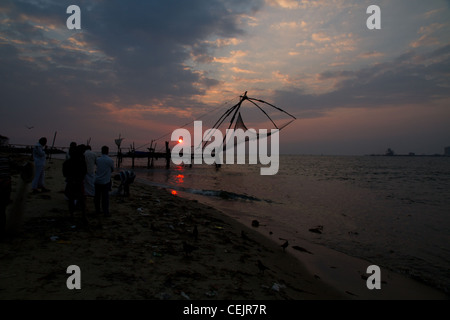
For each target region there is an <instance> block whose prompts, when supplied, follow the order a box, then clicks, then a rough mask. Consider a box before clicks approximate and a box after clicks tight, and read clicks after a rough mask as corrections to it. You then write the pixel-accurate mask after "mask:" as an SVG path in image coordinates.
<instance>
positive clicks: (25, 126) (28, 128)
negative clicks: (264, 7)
mask: <svg viewBox="0 0 450 320" xmlns="http://www.w3.org/2000/svg"><path fill="white" fill-rule="evenodd" d="M25 127H26V128H27V129H28V130H30V129H33V128H34V127H33V126H31V127H29V126H25Z"/></svg>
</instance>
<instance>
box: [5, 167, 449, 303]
mask: <svg viewBox="0 0 450 320" xmlns="http://www.w3.org/2000/svg"><path fill="white" fill-rule="evenodd" d="M19 185H20V184H19V177H17V176H15V177H14V180H13V195H12V198H13V199H14V197H15V196H16V194H17V193H18V189H19ZM64 186H65V184H64V178H63V176H62V161H61V160H52V161H50V163H48V164H47V170H46V187H47V188H49V189H50V192H47V193H38V194H31V192H30V190H27V191H26V196H25V199H24V206H23V217H22V219H21V224H20V226H19V228H18V230H17V232H16V233H14V234H13V235H11V236H9V237H8V238H7V239H6V240H5V241H3V242H2V243H0V270H1V273H0V284H1V285H0V299H2V300H16V299H20V300H22V299H23V300H35V299H39V300H42V299H43V300H49V299H52V300H53V299H56V300H72V299H76V300H78V299H80V300H81V299H86V300H91V299H105V300H111V299H120V300H142V299H145V300H341V299H448V297H447V296H445V295H444V294H442V293H440V292H437V291H435V290H433V289H430V288H428V287H426V286H424V285H421V284H420V283H417V282H415V281H413V280H411V279H406V278H403V277H401V276H399V275H396V274H393V273H390V272H388V271H385V270H383V271H382V272H383V280H384V282H383V289H382V290H374V291H371V290H368V289H367V287H366V284H365V279H366V278H367V276H365V275H364V274H363V273H364V272H365V268H367V264H366V263H365V262H364V261H360V260H358V259H353V258H350V257H347V256H345V255H343V254H340V253H337V252H334V251H332V250H328V249H326V248H323V247H320V246H313V245H312V244H308V243H303V244H299V243H298V244H291V246H289V247H288V248H287V249H286V250H284V249H283V248H282V247H281V246H280V245H279V244H278V243H276V242H275V241H273V240H272V239H271V238H270V236H267V235H264V233H267V234H268V230H265V229H264V228H262V227H260V228H258V229H257V228H254V227H252V226H246V225H243V224H242V223H240V222H239V221H236V220H233V219H231V218H230V217H228V216H227V215H225V214H224V213H222V212H220V211H218V210H216V209H214V208H212V207H209V206H207V205H204V204H201V203H199V202H197V201H193V200H187V199H183V198H181V197H179V196H177V195H173V194H171V193H169V192H168V191H167V190H164V189H159V188H155V187H151V186H146V185H142V184H139V183H135V184H133V185H132V186H131V195H130V197H128V198H123V197H119V196H112V197H111V217H104V216H102V215H100V216H96V215H94V210H93V200H92V198H88V199H87V205H88V214H87V217H88V220H89V223H88V225H84V224H83V223H82V219H81V214H80V212H76V213H75V217H74V218H73V219H71V218H70V216H69V212H68V204H67V202H66V200H65V199H64V194H63V190H64ZM28 189H29V186H28ZM10 207H12V206H10ZM195 226H197V229H198V239H195V237H194V236H193V230H194V227H195ZM183 243H187V244H189V245H192V246H194V247H195V250H193V251H192V252H186V250H185V249H184V245H183ZM292 245H296V246H297V250H295V249H293V248H292ZM299 245H300V246H299ZM299 247H300V248H308V250H307V251H309V252H306V251H300V250H298V248H299ZM258 261H260V262H262V263H263V264H264V265H265V266H266V267H267V268H268V269H265V270H263V271H262V270H261V269H260V268H259V267H258ZM71 265H76V266H78V267H79V268H80V270H81V289H80V290H69V289H68V288H67V285H66V281H67V279H68V278H69V276H70V274H68V273H67V268H68V267H69V266H71Z"/></svg>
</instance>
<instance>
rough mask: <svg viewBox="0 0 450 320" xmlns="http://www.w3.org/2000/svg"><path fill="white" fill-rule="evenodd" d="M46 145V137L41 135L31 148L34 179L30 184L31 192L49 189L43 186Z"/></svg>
mask: <svg viewBox="0 0 450 320" xmlns="http://www.w3.org/2000/svg"><path fill="white" fill-rule="evenodd" d="M46 145H47V138H45V137H42V138H40V139H39V142H38V143H37V144H36V145H35V146H34V148H33V159H34V170H35V171H34V172H35V173H34V179H33V182H32V184H31V187H32V188H33V193H37V192H39V190H38V189H41V191H42V192H45V191H50V190H48V189H47V188H45V157H46V155H45V150H44V148H45V146H46Z"/></svg>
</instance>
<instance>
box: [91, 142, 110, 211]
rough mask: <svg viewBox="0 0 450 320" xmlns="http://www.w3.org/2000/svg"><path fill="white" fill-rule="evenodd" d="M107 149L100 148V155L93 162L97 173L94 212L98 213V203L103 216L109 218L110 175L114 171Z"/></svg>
mask: <svg viewBox="0 0 450 320" xmlns="http://www.w3.org/2000/svg"><path fill="white" fill-rule="evenodd" d="M108 153H109V148H108V147H107V146H103V147H102V155H101V156H100V157H98V158H97V159H96V161H95V163H96V164H97V171H96V172H95V195H94V204H95V212H96V213H97V214H99V213H100V202H101V208H102V209H103V214H104V215H105V216H110V215H111V214H110V212H109V192H110V191H111V173H112V172H113V171H114V161H113V159H111V158H110V157H109V156H108Z"/></svg>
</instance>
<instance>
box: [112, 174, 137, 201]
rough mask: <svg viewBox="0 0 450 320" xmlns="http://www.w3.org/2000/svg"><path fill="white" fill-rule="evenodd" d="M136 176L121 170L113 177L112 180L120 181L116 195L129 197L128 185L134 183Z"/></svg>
mask: <svg viewBox="0 0 450 320" xmlns="http://www.w3.org/2000/svg"><path fill="white" fill-rule="evenodd" d="M135 178H136V174H135V173H134V172H133V171H131V170H122V171H120V172H119V173H118V174H116V175H115V176H114V180H116V181H120V185H119V187H118V189H117V194H118V195H120V194H122V191H123V195H124V196H125V197H128V196H130V185H131V184H132V183H133V182H134V179H135Z"/></svg>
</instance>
